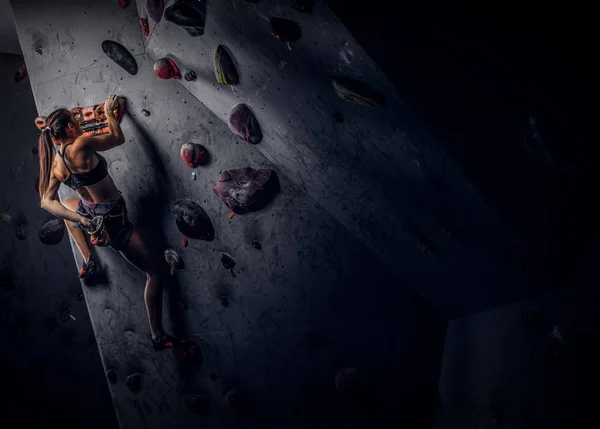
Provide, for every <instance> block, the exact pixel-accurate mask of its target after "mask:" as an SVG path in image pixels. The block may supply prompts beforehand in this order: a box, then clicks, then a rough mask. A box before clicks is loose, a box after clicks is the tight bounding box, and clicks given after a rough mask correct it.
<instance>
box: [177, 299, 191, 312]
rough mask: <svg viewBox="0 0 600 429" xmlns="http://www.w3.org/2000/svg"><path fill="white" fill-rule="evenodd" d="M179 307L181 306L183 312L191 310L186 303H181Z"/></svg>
mask: <svg viewBox="0 0 600 429" xmlns="http://www.w3.org/2000/svg"><path fill="white" fill-rule="evenodd" d="M177 305H179V308H181V309H182V310H187V309H188V308H189V307H188V305H187V303H186V302H185V301H179V302H178V303H177Z"/></svg>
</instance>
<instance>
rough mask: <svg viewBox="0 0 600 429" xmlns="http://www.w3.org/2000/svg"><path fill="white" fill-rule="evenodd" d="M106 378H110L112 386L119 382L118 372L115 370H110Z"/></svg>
mask: <svg viewBox="0 0 600 429" xmlns="http://www.w3.org/2000/svg"><path fill="white" fill-rule="evenodd" d="M106 378H108V381H110V382H111V383H112V384H115V383H116V382H117V378H118V377H117V371H115V370H114V369H112V368H111V369H109V370H108V371H106Z"/></svg>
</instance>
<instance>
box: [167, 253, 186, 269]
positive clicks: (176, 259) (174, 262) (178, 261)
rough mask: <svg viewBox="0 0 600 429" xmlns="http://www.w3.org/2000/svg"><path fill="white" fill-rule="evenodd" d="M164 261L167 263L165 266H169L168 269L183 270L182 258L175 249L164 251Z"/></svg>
mask: <svg viewBox="0 0 600 429" xmlns="http://www.w3.org/2000/svg"><path fill="white" fill-rule="evenodd" d="M165 261H167V264H169V266H170V267H175V268H177V269H182V268H185V262H183V258H182V257H181V255H180V254H179V253H177V250H175V249H167V250H165Z"/></svg>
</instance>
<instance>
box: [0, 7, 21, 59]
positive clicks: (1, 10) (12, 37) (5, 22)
mask: <svg viewBox="0 0 600 429" xmlns="http://www.w3.org/2000/svg"><path fill="white" fill-rule="evenodd" d="M0 53H1V54H13V55H20V54H21V46H20V45H19V38H18V37H17V28H16V27H15V20H14V18H13V14H12V9H11V7H10V3H9V1H8V0H0Z"/></svg>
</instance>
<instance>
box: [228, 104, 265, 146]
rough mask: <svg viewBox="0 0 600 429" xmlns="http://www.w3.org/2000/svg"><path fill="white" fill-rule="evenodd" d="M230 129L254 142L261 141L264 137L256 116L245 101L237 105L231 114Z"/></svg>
mask: <svg viewBox="0 0 600 429" xmlns="http://www.w3.org/2000/svg"><path fill="white" fill-rule="evenodd" d="M229 129H230V130H231V131H233V132H234V133H235V134H237V135H238V136H240V137H241V138H242V139H244V140H245V141H247V142H248V143H252V144H257V143H260V141H261V140H262V137H263V135H262V131H261V129H260V124H259V123H258V120H257V119H256V116H254V113H252V111H251V110H250V108H249V107H248V106H246V105H245V104H243V103H242V104H238V105H237V106H235V107H234V108H233V110H232V111H231V113H230V114H229Z"/></svg>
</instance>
